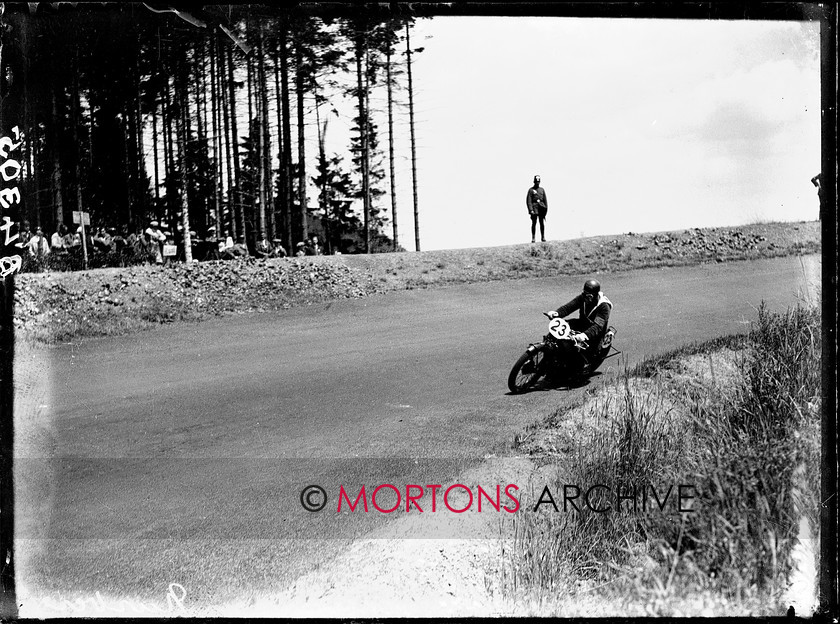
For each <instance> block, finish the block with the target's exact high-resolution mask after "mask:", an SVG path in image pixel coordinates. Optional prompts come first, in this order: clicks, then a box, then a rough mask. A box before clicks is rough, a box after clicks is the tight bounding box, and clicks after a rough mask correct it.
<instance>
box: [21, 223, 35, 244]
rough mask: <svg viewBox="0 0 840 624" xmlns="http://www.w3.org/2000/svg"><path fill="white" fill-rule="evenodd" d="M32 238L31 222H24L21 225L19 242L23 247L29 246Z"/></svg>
mask: <svg viewBox="0 0 840 624" xmlns="http://www.w3.org/2000/svg"><path fill="white" fill-rule="evenodd" d="M31 238H32V231H31V230H30V229H29V221H23V222H21V224H20V232H18V242H19V243H20V244H21V245H28V244H29V239H31Z"/></svg>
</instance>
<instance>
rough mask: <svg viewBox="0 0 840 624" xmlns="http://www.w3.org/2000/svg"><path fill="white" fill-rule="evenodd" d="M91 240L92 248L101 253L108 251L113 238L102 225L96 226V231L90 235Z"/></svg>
mask: <svg viewBox="0 0 840 624" xmlns="http://www.w3.org/2000/svg"><path fill="white" fill-rule="evenodd" d="M91 240H92V241H93V248H94V249H95V250H96V251H99V252H102V253H108V252H110V251H111V245H112V243H113V238H112V237H111V235H110V234H108V232H106V231H105V227H104V226H99V227H98V228H96V233H95V234H94V235H93V236H92V237H91Z"/></svg>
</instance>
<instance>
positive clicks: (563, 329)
mask: <svg viewBox="0 0 840 624" xmlns="http://www.w3.org/2000/svg"><path fill="white" fill-rule="evenodd" d="M548 333H549V334H551V335H552V336H554V337H555V338H557V339H558V340H566V339H567V338H570V337H571V335H572V328H571V327H569V324H568V323H567V322H566V319H562V318H560V317H557V318H553V319H551V322H549V324H548Z"/></svg>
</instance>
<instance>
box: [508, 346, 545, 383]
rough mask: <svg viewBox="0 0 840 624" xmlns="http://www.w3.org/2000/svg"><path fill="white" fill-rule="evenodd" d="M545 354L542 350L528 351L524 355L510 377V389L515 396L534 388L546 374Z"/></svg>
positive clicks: (515, 365) (514, 366)
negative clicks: (544, 366) (544, 368)
mask: <svg viewBox="0 0 840 624" xmlns="http://www.w3.org/2000/svg"><path fill="white" fill-rule="evenodd" d="M545 357H546V355H545V352H544V351H542V350H541V349H538V350H536V351H530V350H529V351H526V352H525V353H523V354H522V355H521V356H520V357H519V359H518V360H516V364H514V365H513V368H512V369H511V370H510V375H508V388H509V389H510V391H511V392H512V393H513V394H517V393H519V392H525V391H526V390H528V389H529V388H532V387H533V386H534V385H535V384H536V383H537V381H538V380H539V378H540V377H542V376H543V375H544V374H545V371H543V363H544V361H545Z"/></svg>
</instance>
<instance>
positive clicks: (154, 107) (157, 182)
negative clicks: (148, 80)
mask: <svg viewBox="0 0 840 624" xmlns="http://www.w3.org/2000/svg"><path fill="white" fill-rule="evenodd" d="M157 107H158V102H157V92H155V94H154V103H153V104H152V158H154V161H155V163H154V175H155V209H157V206H158V202H160V172H159V169H160V168H159V166H158V129H157V118H158V114H157Z"/></svg>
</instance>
